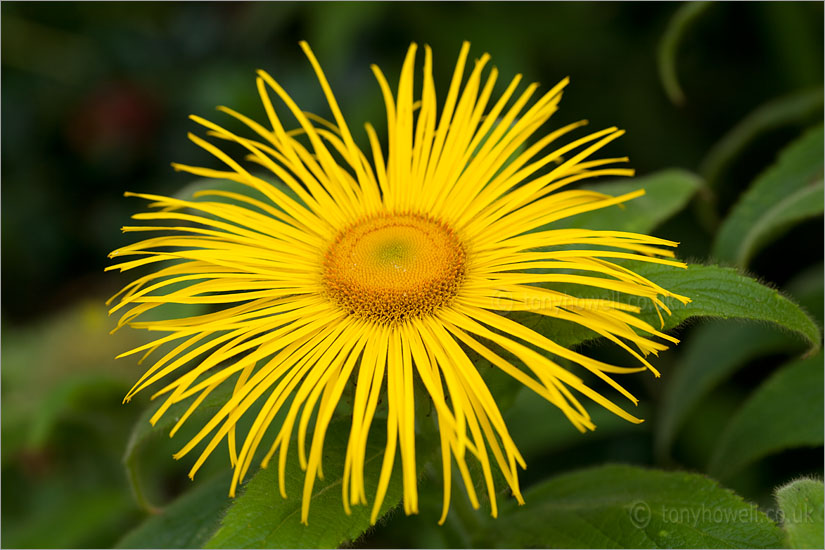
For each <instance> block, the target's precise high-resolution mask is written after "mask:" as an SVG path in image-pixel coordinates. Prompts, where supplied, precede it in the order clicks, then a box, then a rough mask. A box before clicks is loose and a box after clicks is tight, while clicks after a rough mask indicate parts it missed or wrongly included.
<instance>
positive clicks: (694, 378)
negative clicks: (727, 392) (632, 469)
mask: <svg viewBox="0 0 825 550" xmlns="http://www.w3.org/2000/svg"><path fill="white" fill-rule="evenodd" d="M798 346H799V341H798V340H795V339H794V338H792V337H791V336H790V335H789V334H785V333H783V332H781V331H778V330H776V329H775V328H773V327H770V326H767V325H757V324H739V323H728V322H725V321H712V322H709V323H707V324H705V325H703V326H701V327H698V328H697V329H696V330H694V331H693V332H691V334H690V338H688V339H687V340H686V341H685V343H684V344H683V348H682V354H681V357H680V360H679V363H678V364H677V365H676V366H675V368H674V369H673V374H672V376H671V378H670V379H669V380H668V383H667V386H666V387H665V392H664V396H663V398H662V406H661V409H660V410H659V413H658V414H657V417H656V454H657V455H658V456H659V457H660V458H664V456H665V455H666V454H667V452H668V450H669V449H670V446H671V444H672V443H673V440H674V438H675V437H676V435H677V433H678V431H679V428H681V426H682V424H683V423H684V422H685V420H686V419H687V417H688V415H689V414H690V412H691V411H692V410H693V408H694V407H695V406H696V404H697V403H698V402H699V401H700V400H701V399H702V397H703V396H705V395H707V394H708V392H710V391H711V390H712V389H713V388H714V387H716V386H717V385H718V384H719V383H720V382H722V381H723V380H725V379H726V378H727V377H728V376H730V375H731V374H733V373H734V372H735V371H736V370H738V369H739V368H740V367H742V366H743V365H745V364H746V363H747V362H748V361H750V360H751V359H753V358H756V357H759V356H761V355H764V354H766V353H773V352H778V351H783V350H790V349H793V348H794V347H798Z"/></svg>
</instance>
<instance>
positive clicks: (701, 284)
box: [512, 262, 821, 350]
mask: <svg viewBox="0 0 825 550" xmlns="http://www.w3.org/2000/svg"><path fill="white" fill-rule="evenodd" d="M625 265H627V266H628V267H630V268H631V269H633V271H635V272H636V273H638V274H639V275H641V276H643V277H646V278H648V279H650V280H651V281H653V282H655V283H656V284H658V285H660V286H662V287H663V288H666V289H668V290H670V291H671V292H674V293H677V294H681V295H683V296H687V297H689V298H690V299H691V300H692V301H691V302H690V303H689V304H687V305H683V304H681V303H679V302H678V301H676V300H674V299H671V298H668V299H666V300H665V302H666V303H667V305H668V307H670V309H671V311H672V313H673V314H672V315H670V316H668V315H666V314H663V320H664V327H663V328H664V329H665V330H669V329H672V328H675V327H677V326H678V325H680V324H681V323H683V322H684V321H686V320H687V319H690V318H694V317H715V318H721V319H747V320H752V321H766V322H769V323H772V324H775V325H777V326H778V327H780V328H782V329H785V330H787V331H790V332H792V333H795V334H796V335H798V336H800V337H802V338H804V339H805V340H806V341H807V342H808V343H809V344H810V347H811V350H818V349H819V346H820V343H821V334H820V329H819V327H818V326H817V325H816V323H815V322H814V321H813V320H812V319H811V318H810V317H809V316H808V315H807V314H806V313H805V312H804V311H803V310H802V309H801V308H800V307H799V306H798V305H796V304H795V303H794V302H792V301H791V300H790V299H788V298H786V297H785V296H783V295H782V294H781V293H780V292H779V291H777V290H775V289H772V288H769V287H767V286H765V285H762V284H760V283H759V282H757V281H755V280H754V279H751V278H750V277H747V276H745V275H742V274H741V273H739V272H738V271H736V270H735V269H732V268H727V267H717V266H704V265H696V264H692V265H690V266H689V267H688V269H679V268H675V267H669V266H663V265H658V264H644V263H640V262H634V263H633V264H630V263H627V264H625ZM552 288H553V289H555V290H560V291H563V292H567V293H569V294H571V295H572V296H578V297H582V298H589V297H610V298H611V299H616V298H617V297H616V296H615V295H613V294H611V293H610V292H609V291H606V290H603V289H598V288H593V287H584V286H578V285H554V286H553V287H552ZM631 298H632V297H628V298H626V299H625V301H627V300H629V299H631ZM634 303H635V304H636V305H638V306H639V307H640V308H641V310H642V311H641V314H640V315H639V316H640V317H641V318H642V319H644V320H645V321H647V322H649V323H651V324H652V325H653V326H656V327H658V326H659V318H658V315H657V314H656V310H655V309H654V307H653V306H652V305H651V304H650V303H649V301H648V300H635V301H634ZM512 317H513V318H518V319H519V321H520V322H523V323H524V324H527V325H531V326H533V327H534V328H535V329H536V330H538V331H539V332H541V333H542V334H547V335H550V336H551V337H552V338H553V340H555V341H556V342H558V343H559V344H561V345H563V346H572V345H576V344H579V343H581V342H584V341H586V340H592V339H594V338H596V337H597V335H596V333H594V332H592V331H590V330H588V329H586V328H584V327H581V326H579V325H575V324H573V323H569V322H566V321H560V320H557V319H553V318H550V317H544V316H540V315H534V314H523V313H521V312H517V314H516V313H514V314H513V315H512Z"/></svg>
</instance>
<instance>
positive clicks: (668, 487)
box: [477, 466, 782, 548]
mask: <svg viewBox="0 0 825 550" xmlns="http://www.w3.org/2000/svg"><path fill="white" fill-rule="evenodd" d="M524 499H525V501H526V505H525V506H523V507H517V506H516V505H515V504H514V503H512V502H510V503H508V504H507V505H505V506H503V507H502V510H501V512H500V514H499V518H498V520H492V521H490V522H489V523H488V527H487V528H486V529H484V530H483V531H482V532H481V533H479V537H478V539H477V541H479V542H481V541H483V543H484V544H485V545H487V544H492V545H493V546H494V547H497V548H530V547H533V548H776V547H778V546H780V545H781V543H782V531H781V530H780V529H779V528H778V527H777V526H776V525H774V524H773V523H772V522H771V521H770V520H769V519H768V518H767V516H765V515H764V514H763V513H762V512H760V511H758V510H757V509H756V507H755V506H754V505H752V504H748V503H747V502H745V501H743V500H742V498H741V497H739V496H737V495H736V494H734V493H733V492H731V491H729V490H727V489H723V488H722V487H720V486H719V485H718V484H717V483H716V482H715V481H713V480H711V479H708V478H707V477H704V476H701V475H696V474H689V473H684V472H663V471H659V470H646V469H643V468H637V467H632V466H601V467H597V468H591V469H586V470H580V471H577V472H573V473H569V474H564V475H561V476H558V477H555V478H552V479H550V480H548V481H544V482H542V483H539V484H538V485H535V486H533V487H531V488H530V489H528V490H527V491H526V492H525V493H524ZM488 541H489V542H488Z"/></svg>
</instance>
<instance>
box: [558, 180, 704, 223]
mask: <svg viewBox="0 0 825 550" xmlns="http://www.w3.org/2000/svg"><path fill="white" fill-rule="evenodd" d="M701 186H702V180H701V178H699V176H697V175H696V174H693V173H691V172H688V171H686V170H680V169H670V170H663V171H661V172H656V173H654V174H650V175H647V176H644V177H641V178H633V179H630V180H619V181H610V182H605V183H599V184H594V185H588V186H583V188H584V189H590V190H593V191H598V192H600V193H605V194H607V195H611V196H614V197H615V196H619V195H623V194H625V193H630V192H632V191H636V190H638V189H644V190H645V194H644V196H641V197H639V198H636V199H633V200H631V201H628V202H626V203H625V204H623V205H616V206H610V207H608V208H602V209H600V210H596V211H593V212H585V213H584V214H578V215H576V216H571V217H569V218H565V219H562V220H558V221H556V222H553V224H552V229H563V228H574V227H583V228H587V229H604V230H610V231H630V232H634V233H649V232H650V231H652V230H653V229H655V228H656V227H657V226H658V225H659V224H661V223H662V222H664V221H665V220H667V219H668V218H670V217H671V216H673V215H674V214H676V213H677V212H679V211H680V210H682V209H683V208H684V207H685V205H687V203H688V201H690V199H691V197H693V195H694V194H695V193H696V191H697V190H698V189H699V188H700V187H701ZM548 229H549V227H548Z"/></svg>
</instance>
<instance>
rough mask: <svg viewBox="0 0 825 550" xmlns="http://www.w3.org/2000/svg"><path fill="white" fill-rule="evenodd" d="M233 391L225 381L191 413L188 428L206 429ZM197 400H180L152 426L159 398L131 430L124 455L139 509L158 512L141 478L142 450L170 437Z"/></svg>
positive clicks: (232, 386)
mask: <svg viewBox="0 0 825 550" xmlns="http://www.w3.org/2000/svg"><path fill="white" fill-rule="evenodd" d="M233 388H234V384H233V383H231V382H230V383H226V382H225V383H223V384H221V385H220V386H218V387H217V388H216V389H215V390H214V391H213V392H212V393H210V394H209V395H208V396H206V398H205V399H204V400H203V402H202V403H201V404H200V405H198V407H197V408H196V409H195V410H194V411H193V412H192V414H191V416H189V418H188V419H187V421H186V425H187V426H198V427H200V426H203V425H204V424H205V423H206V422H207V421H208V420H209V419H210V418H212V417H213V416H214V415H215V413H217V412H218V410H220V408H221V407H223V405H224V404H226V402H227V401H228V400H229V398H230V397H231V395H232V390H233ZM194 399H196V396H193V397H192V398H190V399H187V400H184V401H181V402H180V403H175V404H174V405H172V406H171V407H169V410H168V411H166V413H165V414H164V415H163V416H162V417H161V418H160V420H158V421H157V423H156V424H155V425H154V426H153V425H152V424H151V423H150V422H149V419H150V418H152V416H153V415H154V414H155V412H156V411H157V410H158V408H160V406H161V405H162V404H163V399H158V400H157V401H155V402H154V403H152V404H151V405H150V406H149V407H147V408H146V410H145V411H143V413H142V414H141V416H140V418H139V419H138V421H137V422H136V423H135V425H134V426H133V427H132V433H131V435H130V436H129V441H128V442H127V444H126V450H125V451H124V453H123V464H124V466H125V467H126V475H127V477H128V479H129V483H130V485H131V487H132V493H133V494H134V497H135V500H136V501H137V503H138V504H139V505H140V507H141V508H143V509H144V510H145V511H147V512H150V513H157V512H158V511H159V509H158V507H156V506H154V505H153V504H151V503H150V502H149V500H148V497H147V495H146V491H145V490H144V488H143V484H142V482H141V479H140V478H141V476H140V451H141V449H142V448H143V447H144V446H145V445H147V444H148V443H149V442H150V441H152V440H155V439H157V437H158V436H159V435H160V434H164V435H165V434H168V433H169V432H170V430H171V429H172V428H173V427H174V426H175V424H177V422H178V419H179V418H180V417H181V416H182V415H183V414H184V413H185V412H186V410H187V409H188V408H189V405H190V403H191V402H192V401H193V400H194ZM182 439H183V437H182Z"/></svg>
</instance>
